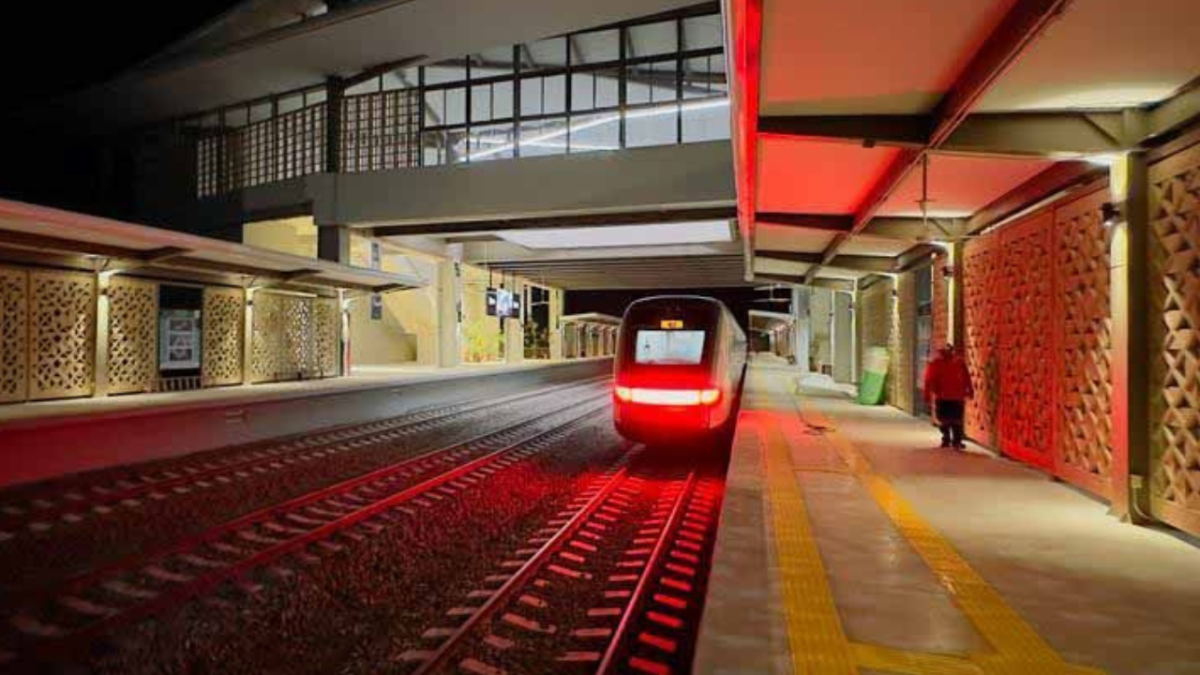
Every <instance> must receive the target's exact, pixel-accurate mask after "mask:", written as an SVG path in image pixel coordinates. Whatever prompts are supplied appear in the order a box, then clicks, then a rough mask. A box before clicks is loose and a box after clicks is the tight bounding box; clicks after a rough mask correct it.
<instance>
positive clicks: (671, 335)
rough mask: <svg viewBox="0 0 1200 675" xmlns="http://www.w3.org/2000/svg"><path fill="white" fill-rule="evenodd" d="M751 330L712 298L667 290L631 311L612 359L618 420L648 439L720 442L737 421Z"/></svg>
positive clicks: (638, 438)
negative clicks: (739, 322)
mask: <svg viewBox="0 0 1200 675" xmlns="http://www.w3.org/2000/svg"><path fill="white" fill-rule="evenodd" d="M748 348H749V346H748V343H747V340H746V333H745V332H744V331H743V330H742V328H741V326H739V325H738V322H737V319H735V318H734V316H733V312H731V311H729V308H728V307H726V306H725V304H724V303H722V302H720V301H719V300H715V299H713V298H707V297H702V296H692V295H663V296H655V297H650V298H643V299H641V300H637V301H635V302H633V303H632V304H630V305H629V307H628V308H627V309H626V310H625V316H624V317H623V318H622V320H621V327H620V330H619V332H618V334H617V349H616V354H615V357H614V363H613V375H614V382H613V422H614V424H615V426H616V428H617V431H618V432H619V433H620V434H621V435H622V436H624V437H625V438H627V439H629V440H632V441H635V442H639V443H645V444H647V445H681V444H684V445H693V444H695V443H720V442H721V441H722V440H723V439H728V438H729V437H730V435H731V433H732V431H733V427H734V425H735V424H736V418H737V411H738V406H739V404H740V401H741V391H742V384H743V381H744V379H745V373H746V362H747V358H748Z"/></svg>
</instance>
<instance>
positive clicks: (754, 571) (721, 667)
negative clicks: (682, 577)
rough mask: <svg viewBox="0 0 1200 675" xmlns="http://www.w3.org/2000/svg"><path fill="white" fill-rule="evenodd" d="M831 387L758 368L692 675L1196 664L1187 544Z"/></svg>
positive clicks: (1196, 604)
mask: <svg viewBox="0 0 1200 675" xmlns="http://www.w3.org/2000/svg"><path fill="white" fill-rule="evenodd" d="M820 385H821V383H820V382H819V381H814V380H805V382H804V386H799V385H798V378H797V374H796V371H795V370H793V369H790V368H787V367H784V366H782V365H779V364H772V363H767V362H762V361H759V362H756V363H755V364H754V366H753V367H752V370H751V373H750V376H749V380H748V382H747V391H746V396H745V403H744V406H743V416H742V418H741V420H740V422H739V428H738V435H737V438H736V440H735V447H734V456H733V459H732V464H731V470H730V480H729V486H728V494H727V497H726V504H725V507H724V510H723V513H722V531H721V533H720V534H719V537H718V549H717V554H716V558H715V561H714V570H713V578H712V583H711V585H710V589H711V590H710V595H709V600H708V605H707V607H706V611H705V619H704V625H703V628H702V635H701V640H700V644H699V647H698V651H697V660H696V672H697V673H701V674H706V673H713V674H715V673H750V672H756V673H789V672H795V673H809V672H812V673H863V674H867V673H913V674H921V673H930V674H934V673H936V674H939V675H941V674H957V673H963V674H986V673H998V674H999V673H1005V674H1012V675H1015V674H1017V673H1020V674H1021V675H1042V674H1043V673H1044V674H1045V675H1051V674H1055V673H1067V674H1072V675H1084V674H1085V673H1091V674H1095V673H1100V672H1103V673H1108V674H1109V675H1183V674H1185V673H1186V674H1195V673H1200V547H1198V546H1197V543H1196V542H1195V541H1191V540H1188V538H1186V537H1184V536H1183V535H1181V534H1179V533H1175V532H1172V531H1169V530H1165V529H1150V528H1142V527H1134V526H1130V525H1124V524H1122V523H1120V522H1118V521H1117V520H1116V519H1114V518H1112V517H1110V516H1108V515H1107V508H1106V506H1105V505H1104V504H1102V503H1100V502H1098V501H1096V500H1094V499H1092V498H1090V497H1088V496H1086V495H1084V494H1081V493H1079V492H1077V491H1076V490H1074V489H1072V488H1070V487H1067V486H1066V485H1064V484H1061V483H1058V482H1055V481H1053V480H1051V479H1050V478H1048V477H1046V476H1045V475H1043V474H1041V473H1039V472H1037V471H1035V470H1032V469H1029V468H1026V467H1024V466H1021V465H1019V464H1016V463H1013V462H1009V461H1007V460H1003V459H997V458H995V457H993V456H991V455H990V454H989V453H987V452H986V451H984V450H982V449H980V448H972V450H971V452H969V453H961V452H954V451H950V450H943V449H940V448H937V447H936V445H937V441H938V440H939V437H938V434H937V432H936V430H934V429H933V428H931V427H930V426H929V424H928V422H925V421H920V420H916V419H913V418H911V417H909V416H907V415H904V414H902V413H900V412H898V411H896V410H894V409H890V408H882V407H880V408H866V407H860V406H857V405H855V404H854V403H853V402H852V401H851V400H850V398H849V397H848V396H847V395H846V394H845V393H844V392H843V391H836V390H831V389H829V388H825V387H822V386H820ZM797 392H799V394H800V395H799V396H798V397H797V396H796V393H797Z"/></svg>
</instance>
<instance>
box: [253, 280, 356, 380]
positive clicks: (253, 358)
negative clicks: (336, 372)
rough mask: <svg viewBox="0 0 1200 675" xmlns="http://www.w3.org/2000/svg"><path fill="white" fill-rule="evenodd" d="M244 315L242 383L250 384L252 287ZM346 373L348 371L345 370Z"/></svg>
mask: <svg viewBox="0 0 1200 675" xmlns="http://www.w3.org/2000/svg"><path fill="white" fill-rule="evenodd" d="M245 303H246V317H245V322H244V323H243V324H242V384H250V383H251V382H252V381H253V380H252V377H251V374H250V369H251V366H252V365H253V364H254V289H253V288H247V289H246V296H245ZM346 374H347V375H349V374H350V373H349V372H347V373H346Z"/></svg>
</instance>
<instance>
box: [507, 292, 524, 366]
mask: <svg viewBox="0 0 1200 675" xmlns="http://www.w3.org/2000/svg"><path fill="white" fill-rule="evenodd" d="M512 283H513V286H512V288H510V289H509V290H511V291H512V292H513V293H514V294H515V295H516V297H518V298H524V297H525V283H524V282H523V281H521V280H520V279H516V278H514V279H513V282H512ZM527 311H528V308H527V307H526V306H525V303H524V302H523V301H522V303H521V314H520V316H517V317H514V318H511V319H505V320H504V362H505V363H521V362H522V361H524V360H525V319H524V317H525V312H527Z"/></svg>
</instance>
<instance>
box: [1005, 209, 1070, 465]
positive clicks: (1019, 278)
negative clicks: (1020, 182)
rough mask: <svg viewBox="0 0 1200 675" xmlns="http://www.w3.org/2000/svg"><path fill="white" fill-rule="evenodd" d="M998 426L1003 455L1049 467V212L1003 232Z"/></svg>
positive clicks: (1051, 302)
mask: <svg viewBox="0 0 1200 675" xmlns="http://www.w3.org/2000/svg"><path fill="white" fill-rule="evenodd" d="M1000 246H1001V249H1002V252H1001V254H1000V272H999V274H1000V277H1001V280H1002V282H1001V283H1000V284H999V285H998V287H997V288H995V289H994V290H995V291H997V292H998V295H997V296H996V300H998V302H999V303H1000V304H999V307H998V315H997V317H996V320H997V321H998V322H999V344H998V346H997V349H996V351H995V352H993V358H994V360H997V361H998V364H997V365H998V368H999V383H1000V396H1001V402H1000V406H999V409H998V412H999V415H998V420H997V422H998V424H997V429H998V430H999V432H1000V449H1001V451H1002V452H1004V454H1006V455H1010V456H1012V457H1016V458H1019V459H1021V460H1023V461H1026V462H1029V463H1031V464H1035V465H1037V466H1041V467H1044V468H1049V467H1051V466H1052V464H1053V454H1052V453H1051V448H1052V447H1054V443H1053V439H1054V417H1055V415H1054V401H1055V386H1054V362H1055V361H1056V356H1057V348H1056V345H1055V340H1054V333H1055V331H1054V322H1055V316H1054V307H1055V303H1054V277H1055V274H1054V221H1053V215H1052V213H1051V212H1049V211H1043V212H1040V213H1038V214H1035V215H1033V216H1031V217H1029V218H1026V219H1024V220H1021V221H1019V222H1016V223H1013V224H1012V225H1009V226H1006V227H1005V228H1004V229H1003V230H1001V231H1000Z"/></svg>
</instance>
